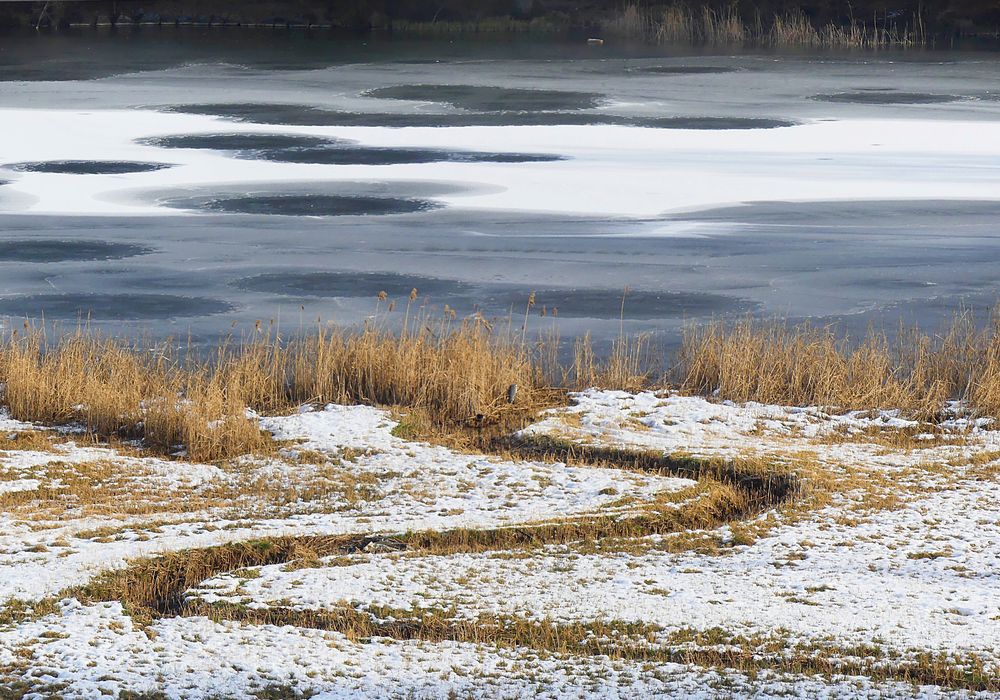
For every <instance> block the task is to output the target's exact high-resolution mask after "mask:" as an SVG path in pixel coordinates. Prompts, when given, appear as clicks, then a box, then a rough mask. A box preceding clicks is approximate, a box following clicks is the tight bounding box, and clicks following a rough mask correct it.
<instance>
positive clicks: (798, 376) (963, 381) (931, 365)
mask: <svg viewBox="0 0 1000 700" xmlns="http://www.w3.org/2000/svg"><path fill="white" fill-rule="evenodd" d="M675 371H676V372H677V376H678V379H679V381H680V384H681V386H682V388H683V389H684V390H685V391H688V392H692V393H698V394H712V395H716V396H719V397H721V398H724V399H730V400H733V401H760V402H763V403H780V404H786V405H799V406H802V405H809V406H816V405H818V406H827V407H833V408H838V409H843V410H848V409H862V410H863V409H874V408H883V409H889V408H898V409H902V410H904V411H905V412H907V413H908V414H910V415H913V416H917V417H923V418H928V419H930V418H933V417H935V416H936V415H938V414H939V413H940V411H941V410H942V409H943V407H944V403H945V401H946V400H948V399H964V400H966V401H968V402H969V404H970V405H971V406H972V407H974V408H976V409H978V410H979V411H981V412H984V413H987V414H993V413H995V412H996V411H997V410H998V409H1000V334H998V333H997V332H996V329H993V330H992V331H988V332H981V331H977V329H976V326H975V323H974V321H973V319H972V318H971V316H970V315H969V314H967V313H965V314H960V315H958V316H957V317H956V318H955V320H954V321H953V323H952V325H951V327H950V328H948V329H947V331H946V332H945V333H943V334H940V335H926V334H924V333H921V332H920V331H918V330H916V329H905V328H901V329H900V331H899V333H898V334H897V335H896V336H895V339H894V340H891V341H890V339H889V336H888V335H887V334H886V333H884V332H881V331H874V330H873V331H870V332H869V333H868V334H867V335H866V336H864V337H863V338H861V339H860V341H855V342H852V340H851V339H850V338H849V337H848V336H846V335H838V334H837V333H836V332H835V331H834V329H833V328H831V327H817V326H814V325H811V324H808V323H805V324H800V325H796V326H788V325H787V324H784V323H781V322H778V321H757V320H754V319H750V318H747V319H744V320H742V321H738V322H735V323H724V322H713V323H709V324H706V325H704V326H690V327H688V329H687V330H686V331H685V334H684V338H683V343H682V347H681V350H680V353H679V356H678V362H677V365H676V367H675Z"/></svg>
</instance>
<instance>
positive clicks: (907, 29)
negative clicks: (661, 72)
mask: <svg viewBox="0 0 1000 700" xmlns="http://www.w3.org/2000/svg"><path fill="white" fill-rule="evenodd" d="M606 29H607V30H608V31H610V32H614V33H618V34H622V35H625V36H629V37H633V38H637V39H643V40H651V41H657V42H660V43H685V44H708V45H719V46H740V45H744V44H747V45H755V46H767V47H772V48H783V47H789V48H790V47H807V48H839V49H851V48H853V49H878V48H886V47H909V46H922V45H925V44H927V43H928V37H927V34H926V31H925V28H924V23H923V18H922V17H921V16H920V15H919V14H915V15H914V16H913V17H912V18H909V19H908V20H906V21H903V22H902V23H900V21H899V20H898V19H892V18H889V17H888V16H884V17H879V16H878V15H877V14H876V15H874V16H873V17H872V18H871V21H870V22H867V21H866V22H862V21H859V20H858V19H856V18H853V17H852V18H851V19H850V20H849V21H848V22H846V23H844V24H838V23H832V22H831V23H827V24H825V25H822V26H817V25H815V24H814V23H813V22H812V20H810V19H809V18H808V17H807V16H806V14H805V13H804V12H803V11H802V10H801V9H799V8H796V7H792V8H790V9H788V10H786V11H785V12H783V13H781V14H775V15H773V16H772V17H770V18H769V19H765V18H764V17H762V16H761V14H760V12H759V11H753V12H750V13H747V15H746V16H744V15H743V14H741V13H740V9H739V7H738V5H737V4H736V3H729V4H725V5H719V6H712V5H709V4H701V5H695V4H690V3H686V2H675V3H672V4H670V5H668V6H666V7H665V8H663V9H661V10H659V14H658V15H654V14H653V11H652V10H648V9H643V8H641V7H640V6H639V5H637V4H635V3H629V4H627V5H626V6H625V8H624V9H623V10H622V11H621V13H620V14H619V15H618V16H617V17H615V18H614V19H613V20H612V21H611V22H609V23H608V24H607V27H606Z"/></svg>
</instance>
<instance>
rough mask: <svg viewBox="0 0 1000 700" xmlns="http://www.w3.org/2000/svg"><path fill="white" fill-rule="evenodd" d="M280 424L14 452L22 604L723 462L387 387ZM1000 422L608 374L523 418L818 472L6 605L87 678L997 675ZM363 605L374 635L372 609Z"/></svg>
mask: <svg viewBox="0 0 1000 700" xmlns="http://www.w3.org/2000/svg"><path fill="white" fill-rule="evenodd" d="M261 425H262V427H263V428H265V429H266V430H268V431H270V432H271V433H272V434H273V435H274V436H275V438H276V439H277V440H278V441H279V444H280V449H279V450H278V452H277V454H276V455H272V456H266V457H246V458H243V459H240V460H233V461H231V462H226V463H219V464H212V465H196V464H188V463H184V462H176V461H172V462H171V461H164V460H159V459H153V458H149V457H145V456H142V455H138V454H125V453H120V452H116V451H114V450H111V449H109V448H105V447H81V446H78V445H75V444H73V443H69V442H60V443H54V444H52V445H51V446H49V447H48V448H46V449H41V448H40V447H39V446H37V445H36V446H35V449H32V450H23V451H16V450H13V451H12V450H8V451H7V452H6V453H5V454H4V456H3V457H2V459H0V483H6V484H11V485H12V486H8V487H7V489H6V491H4V490H0V504H3V515H2V518H3V525H4V529H3V532H4V534H3V535H0V570H2V572H3V575H2V576H0V596H3V597H4V598H20V599H22V601H21V602H18V603H17V605H18V606H20V607H21V609H22V610H23V608H24V607H25V606H28V607H30V605H31V603H30V601H32V600H39V599H41V598H44V597H46V596H49V595H52V594H55V593H57V592H59V591H61V590H64V589H66V588H67V587H68V586H69V585H71V584H77V583H84V582H86V581H87V580H88V579H90V578H92V577H93V576H95V575H96V574H98V573H99V572H101V571H104V570H107V569H111V568H119V567H122V566H124V565H125V561H126V559H129V558H133V557H140V556H149V555H152V554H154V553H157V552H167V551H176V550H180V549H185V548H190V547H206V546H213V545H217V544H221V543H224V542H230V541H245V540H249V539H253V538H260V537H264V536H268V535H279V534H280V535H285V534H365V535H368V534H373V533H403V532H406V531H415V530H422V531H435V530H437V531H443V530H447V529H454V528H491V527H492V528H495V527H516V526H523V525H525V524H532V523H538V522H542V521H544V522H552V521H554V520H557V519H560V518H567V517H578V518H579V517H593V516H610V517H628V516H629V514H630V511H631V510H634V509H635V508H637V507H639V506H641V504H642V503H644V502H649V501H651V500H653V499H657V498H663V497H664V494H667V495H670V496H671V497H672V498H674V499H676V500H677V501H678V502H679V503H680V504H682V505H683V504H693V505H692V507H697V498H698V497H697V494H698V493H699V490H698V489H699V487H700V486H702V485H700V484H695V483H694V482H692V481H690V480H688V479H679V478H674V477H669V476H658V475H653V474H646V473H640V472H638V471H635V470H634V469H625V468H619V469H615V468H610V467H609V468H597V467H587V466H567V465H565V464H561V463H546V462H535V461H513V460H505V459H498V458H495V457H487V456H483V455H468V454H460V453H456V452H453V451H451V450H448V449H445V448H442V447H438V446H433V445H428V444H423V443H415V442H410V441H406V440H403V439H402V438H400V437H397V436H395V435H394V434H393V428H394V427H395V423H394V422H393V421H392V420H390V419H389V417H388V414H386V413H385V412H383V411H380V410H376V409H373V408H367V407H345V406H327V407H325V408H324V409H322V410H316V409H312V408H303V409H302V410H301V411H300V412H297V413H295V414H293V415H289V416H282V417H272V418H262V419H261ZM990 427H991V426H990V425H989V424H988V423H987V422H985V421H974V420H962V419H960V418H953V419H951V420H949V421H945V422H943V423H938V424H936V425H924V424H919V423H915V422H913V421H909V420H907V419H905V418H903V417H901V416H900V415H898V414H896V413H893V412H881V413H859V412H854V413H850V414H843V415H837V414H832V413H829V412H824V411H822V410H819V409H816V408H793V407H780V406H766V405H761V404H744V405H737V404H730V403H716V402H712V401H708V400H705V399H700V398H693V397H682V396H676V395H660V394H654V393H640V394H627V393H623V392H610V391H604V392H602V391H588V392H583V393H581V394H578V395H576V396H575V397H574V404H573V405H571V406H569V407H565V408H561V409H555V410H553V411H552V412H550V413H549V414H548V415H546V416H544V417H543V420H542V421H541V422H540V423H538V424H536V425H534V426H532V427H531V428H529V429H528V430H526V431H524V432H523V433H522V434H520V435H519V438H520V440H522V441H524V442H525V443H527V444H530V442H531V441H532V440H543V439H546V440H549V444H553V443H555V442H558V443H560V444H576V445H581V446H590V447H603V448H613V449H619V450H621V449H625V450H640V451H643V452H645V453H653V454H663V455H673V456H675V457H678V458H679V457H685V458H689V459H690V458H692V457H695V458H700V459H719V458H723V459H730V460H740V459H746V460H761V459H763V460H765V462H767V461H775V462H776V463H777V462H781V463H782V465H784V467H785V468H791V469H794V470H796V472H797V473H798V474H799V476H800V478H801V480H802V483H803V486H802V489H801V493H799V494H797V495H796V498H794V499H792V500H790V501H784V502H781V503H777V504H774V505H772V506H769V507H768V508H767V509H766V510H764V511H763V512H757V513H754V514H750V516H749V517H748V518H746V519H744V520H734V521H732V522H728V523H725V524H722V525H721V526H719V527H717V528H715V529H710V530H706V531H702V532H693V531H688V532H668V533H665V534H659V535H649V534H643V533H641V532H638V533H636V534H635V536H632V537H615V538H607V539H606V540H602V541H590V540H582V541H573V542H568V543H567V542H561V543H550V544H548V545H544V543H543V546H538V545H537V544H536V545H535V546H531V547H523V546H517V545H516V544H511V545H510V548H502V549H496V548H494V549H490V548H487V549H486V550H485V551H483V550H482V549H478V550H469V551H462V550H461V547H457V548H454V547H453V548H452V550H449V551H433V550H426V551H424V550H422V549H421V548H420V547H419V546H417V547H414V548H411V549H408V550H406V551H402V552H366V551H353V552H344V553H341V554H337V555H335V556H328V557H311V558H310V557H304V558H300V559H291V560H288V561H281V562H279V563H275V564H267V565H262V566H249V567H246V566H244V567H241V568H238V569H234V570H219V571H217V572H214V573H212V574H211V575H209V576H207V577H205V578H204V579H203V580H200V581H199V582H197V583H195V584H194V585H189V586H187V588H188V590H187V591H186V593H185V592H184V588H183V587H182V588H181V589H180V592H181V593H183V596H182V600H183V601H184V605H183V606H182V607H181V608H179V609H178V611H177V614H176V615H174V614H171V615H166V616H159V617H157V616H154V618H153V619H152V620H137V619H133V618H132V617H130V616H129V615H127V614H126V612H125V610H124V608H123V607H122V605H121V603H119V602H117V601H111V602H93V603H89V604H82V603H79V602H77V601H75V600H72V599H67V600H64V601H62V602H60V603H58V604H57V605H56V606H55V607H53V606H52V603H51V602H49V603H47V604H45V603H42V604H40V605H39V609H38V610H37V611H36V613H35V614H22V615H20V616H17V615H13V616H9V619H10V620H11V622H10V623H9V624H7V625H6V626H5V627H0V669H4V670H5V672H6V673H8V675H10V677H12V678H14V679H17V680H19V681H21V682H24V681H28V682H29V684H30V685H31V686H32V687H37V688H45V687H49V688H57V689H58V691H59V692H60V693H62V694H64V695H67V696H70V697H73V696H77V697H83V696H92V695H96V694H99V693H105V694H111V695H114V694H117V693H119V692H121V691H132V692H143V691H151V690H154V689H155V690H162V691H163V692H165V693H166V694H167V695H168V696H169V697H220V696H221V697H243V696H246V695H248V694H251V693H254V692H258V691H263V690H268V691H269V692H274V690H275V689H283V692H290V693H291V692H298V693H302V694H309V693H318V694H319V696H320V697H323V696H324V695H326V696H329V697H343V696H352V695H353V696H360V697H365V696H369V697H370V696H379V697H422V696H429V697H442V696H448V694H449V693H452V694H454V695H456V696H459V697H465V696H469V697H495V696H497V695H498V694H501V695H502V696H503V697H552V698H561V697H616V696H617V697H645V696H668V697H719V696H720V695H721V696H727V695H732V696H737V697H738V696H745V695H754V696H755V697H784V696H789V695H791V696H799V697H913V696H921V697H950V696H955V697H971V696H977V695H978V696H983V697H987V696H990V693H991V692H995V691H997V690H998V688H997V685H996V682H995V679H996V678H997V677H998V675H1000V655H998V654H997V651H996V650H997V649H998V648H1000V631H998V630H1000V604H998V602H997V601H998V600H1000V596H998V595H997V591H998V588H1000V587H998V583H1000V582H998V575H997V573H996V570H997V566H996V565H997V554H996V553H997V551H1000V479H998V474H1000V462H998V457H1000V450H998V445H1000V434H998V432H997V431H993V430H990ZM107 464H111V465H114V468H113V469H111V468H108V467H107V466H106V465H107ZM101 465H105V466H101ZM621 466H622V467H625V466H626V465H625V464H622V465H621ZM29 480H31V481H34V482H38V483H37V484H33V487H32V488H31V489H26V490H16V489H17V487H14V486H13V485H14V484H20V483H23V482H25V481H29ZM85 484H90V485H91V487H90V488H89V490H88V489H87V488H84V485H85ZM126 493H128V494H129V497H128V498H123V495H124V494H126ZM129 504H131V505H129ZM39 514H40V515H41V517H33V515H35V516H37V515H39ZM706 543H709V545H710V546H709V545H706ZM505 547H506V546H505ZM25 601H27V602H25ZM46 605H47V607H46ZM348 613H349V614H351V615H358V616H360V617H359V618H358V619H360V620H363V621H367V623H370V624H371V625H374V626H375V627H373V628H372V629H375V630H376V634H375V636H374V637H371V636H370V635H371V633H370V632H362V631H361V629H362V628H358V629H357V630H356V631H355V632H354V633H351V631H350V629H349V627H350V625H348V624H347V622H345V621H348V622H349V620H350V619H352V618H350V617H349V615H348ZM206 615H207V616H211V617H206ZM268 615H272V616H274V617H273V620H277V621H281V624H265V622H270V621H271V619H272V618H268V617H267V616H268ZM324 615H326V617H323V616H324ZM345 615H348V616H347V617H345ZM428 615H430V616H431V617H430V618H428ZM0 619H2V618H0ZM429 619H431V620H433V621H434V624H433V625H432V626H430V627H428V624H429V623H428V620H429ZM338 625H340V626H339V627H338ZM345 625H346V626H345ZM399 625H403V627H400V626H399ZM406 625H411V626H410V627H406ZM503 625H508V627H507V629H508V631H509V630H514V632H504V633H501V634H498V633H497V632H496V630H497V629H500V628H502V627H503ZM402 629H409V630H410V631H409V632H408V633H407V634H406V635H400V634H398V632H399V630H402ZM533 629H534V630H545V629H552V630H560V629H562V630H565V631H566V632H565V634H566V635H568V636H566V637H564V638H563V640H564V641H563V642H561V643H560V644H561V645H560V644H554V643H553V640H552V639H551V638H547V637H545V635H542V634H535V633H532V632H531V630H533ZM379 631H381V632H382V633H384V634H382V633H379ZM392 631H395V632H396V633H397V634H395V636H393V637H388V636H385V635H387V634H389V633H390V632H392ZM505 634H506V635H508V636H504V635H505ZM574 634H577V635H582V636H579V638H578V641H575V642H571V643H568V642H566V641H565V640H566V639H575V638H574V637H573V636H572V635H574ZM407 635H412V636H416V637H417V638H416V639H405V638H403V637H405V636H407ZM491 635H493V636H491ZM510 635H513V636H510ZM517 635H521V636H517ZM480 640H482V641H486V644H485V645H483V644H479V643H474V642H476V641H480ZM490 640H494V641H495V643H490ZM535 643H537V646H532V644H535ZM567 644H568V646H567ZM123 659H127V660H128V663H123V662H122V660H123ZM678 659H683V660H686V661H687V663H686V664H678V663H676V661H677V660H678ZM695 664H697V665H695ZM831 673H832V674H838V673H840V674H843V675H829V674H831ZM990 679H993V680H990ZM914 684H916V685H914Z"/></svg>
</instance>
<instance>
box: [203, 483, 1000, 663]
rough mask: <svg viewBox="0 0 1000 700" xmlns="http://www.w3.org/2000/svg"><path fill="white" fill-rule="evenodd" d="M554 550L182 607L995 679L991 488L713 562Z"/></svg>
mask: <svg viewBox="0 0 1000 700" xmlns="http://www.w3.org/2000/svg"><path fill="white" fill-rule="evenodd" d="M650 544H651V545H652V547H653V550H652V551H650V552H647V553H641V554H633V553H628V552H622V553H617V554H616V553H604V552H602V553H599V554H581V553H579V552H576V551H572V550H566V549H565V548H551V549H549V550H548V551H547V552H545V553H539V554H537V555H535V556H531V557H527V558H510V557H506V556H502V555H497V554H496V553H486V554H459V555H452V556H437V557H420V556H412V555H408V554H376V555H364V554H358V555H355V556H353V557H351V558H350V559H349V560H348V561H345V560H344V558H343V557H338V558H336V559H333V560H328V561H329V562H330V565H329V566H319V567H317V568H303V569H300V568H297V567H295V568H293V569H292V570H286V568H285V567H283V566H267V567H262V568H260V569H257V570H254V571H253V572H252V573H247V572H238V573H236V574H224V575H221V576H218V577H216V578H213V579H211V580H209V581H206V582H205V583H203V584H202V585H201V586H199V589H198V590H196V591H193V592H192V595H193V596H195V597H197V598H200V599H201V600H203V601H204V602H209V603H212V602H220V601H221V602H231V603H237V604H242V605H247V606H248V607H266V606H291V607H293V608H295V609H332V608H335V607H336V606H337V605H339V604H343V603H346V604H350V605H355V606H358V607H361V608H363V607H365V606H368V605H376V606H388V607H391V608H395V609H401V610H412V609H415V608H420V607H424V608H435V609H440V610H450V609H452V608H454V610H455V612H454V616H455V617H457V618H460V619H476V618H477V617H479V616H480V615H490V616H492V615H502V616H516V617H523V618H529V619H534V620H543V619H550V620H553V621H557V622H563V623H569V622H573V621H588V622H589V621H604V622H614V621H625V622H636V623H646V624H651V625H657V626H660V627H662V628H663V630H664V631H665V633H670V632H676V631H680V630H687V629H696V630H702V631H705V630H711V629H713V628H722V629H725V630H727V631H729V632H730V633H732V634H742V635H747V636H751V635H764V636H768V635H770V634H772V633H775V632H776V631H777V630H781V633H780V635H779V636H783V637H786V638H787V639H788V640H789V641H790V642H793V643H798V644H802V645H809V644H820V645H824V644H828V643H830V644H833V645H835V646H840V647H848V646H852V645H855V644H869V645H873V646H881V647H885V648H887V649H889V650H891V651H892V652H894V653H895V654H898V655H904V656H905V655H906V653H907V652H908V651H910V650H920V651H933V652H941V653H952V654H956V655H967V654H975V655H976V656H979V657H982V658H984V659H986V660H989V661H990V662H992V663H995V664H998V666H997V669H998V672H1000V654H998V650H1000V624H998V620H1000V597H998V595H997V593H998V590H1000V573H998V564H1000V483H997V482H996V481H995V480H994V481H992V482H984V481H982V480H975V479H973V478H969V479H959V480H956V481H954V482H953V483H952V488H951V489H949V490H944V491H940V492H936V493H931V494H929V495H928V496H927V497H926V498H922V499H920V500H918V501H916V502H915V503H910V504H907V505H906V506H905V507H902V508H900V509H898V510H892V511H888V512H883V513H879V514H878V516H877V517H874V518H871V519H868V520H866V521H865V522H856V521H853V520H851V521H845V520H841V519H838V518H837V513H836V512H835V511H833V510H831V511H828V512H824V513H821V514H819V515H818V516H817V517H816V518H814V519H808V520H806V521H803V522H799V523H796V524H794V525H791V526H789V527H784V528H781V529H779V530H778V531H777V532H776V533H774V534H773V535H772V536H770V537H765V538H763V539H762V540H761V541H759V542H756V543H755V544H753V545H751V546H739V547H736V548H735V551H733V552H732V553H729V554H726V555H722V556H706V555H704V554H697V553H689V554H680V555H678V554H669V553H665V552H661V551H655V541H654V542H651V543H650Z"/></svg>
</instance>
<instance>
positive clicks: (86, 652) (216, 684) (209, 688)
mask: <svg viewBox="0 0 1000 700" xmlns="http://www.w3.org/2000/svg"><path fill="white" fill-rule="evenodd" d="M25 659H28V660H29V661H28V663H29V664H30V666H31V667H32V669H33V670H34V673H35V682H36V683H37V684H38V685H39V686H41V685H42V684H66V686H65V687H64V688H63V689H62V690H61V696H62V697H72V698H76V697H99V696H101V695H112V696H114V695H116V694H117V693H118V692H119V691H121V690H126V689H127V690H131V691H138V692H141V691H148V692H152V691H159V692H162V693H164V694H165V695H166V697H170V698H179V697H219V696H223V697H248V696H250V695H251V694H253V693H254V692H260V691H263V690H265V689H267V688H269V687H279V688H290V689H294V690H297V691H299V692H302V693H316V694H315V695H312V697H313V698H314V699H321V700H325V699H327V698H329V699H331V700H332V699H333V698H376V697H377V698H387V699H390V698H400V699H403V698H405V699H407V700H410V699H412V698H451V697H461V698H497V697H503V698H505V699H509V700H514V699H517V698H531V699H533V698H545V699H553V700H555V699H567V700H568V699H570V698H572V699H574V700H578V699H580V698H595V699H596V698H601V699H604V698H610V699H615V698H637V697H673V698H691V699H693V700H702V699H704V700H707V699H709V698H713V699H715V698H725V697H745V696H747V695H749V694H753V696H754V697H755V698H787V697H799V698H884V697H921V698H942V697H970V696H969V695H967V694H964V693H948V692H941V691H939V690H938V689H936V688H930V687H925V688H915V687H914V686H911V685H909V684H903V683H885V684H880V685H876V684H873V683H871V682H870V681H868V680H866V679H863V678H835V679H832V680H826V679H822V678H819V677H803V676H793V675H787V674H775V673H770V672H767V671H765V672H763V673H761V674H760V675H759V676H758V677H756V678H754V679H750V678H748V677H747V676H745V675H743V674H740V673H736V672H728V671H713V670H705V669H700V668H697V667H692V666H683V665H679V664H669V663H668V664H657V665H651V664H637V663H622V662H614V661H611V660H609V659H608V658H607V657H593V658H588V659H579V658H566V657H560V656H558V655H538V654H535V653H532V652H530V651H528V650H504V649H498V648H495V647H486V646H476V645H472V644H463V643H455V642H443V643H437V644H428V643H423V642H400V641H395V640H390V639H378V638H376V639H373V640H371V641H370V642H368V643H359V642H352V641H350V640H349V639H347V638H345V637H344V636H343V635H340V634H337V633H334V632H324V631H319V630H307V629H297V628H293V627H274V626H253V625H239V624H236V623H223V624H216V623H213V622H211V621H209V620H207V619H205V618H199V617H195V618H174V619H168V620H161V621H158V622H156V623H154V624H153V625H151V626H150V627H149V628H147V629H144V630H141V629H137V627H136V626H135V624H134V623H133V621H132V619H131V618H129V617H128V616H127V615H125V614H124V613H123V611H122V609H121V606H120V605H119V604H117V603H108V604H102V605H91V606H81V605H80V604H79V603H76V602H75V601H67V602H66V603H65V604H64V605H63V607H62V610H61V611H60V612H59V613H58V614H56V615H53V616H49V617H46V618H43V619H40V620H38V621H35V622H31V623H27V624H25V625H22V626H21V627H20V628H18V629H16V630H6V631H4V630H0V668H2V667H4V665H6V664H19V663H23V662H24V661H25ZM124 659H127V660H128V661H127V663H123V660H124Z"/></svg>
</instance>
